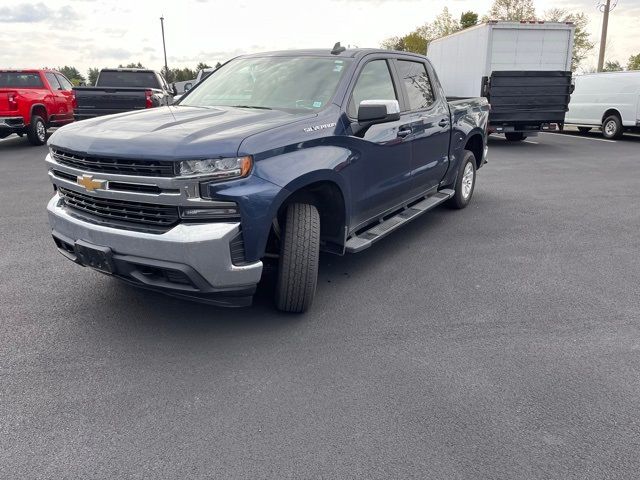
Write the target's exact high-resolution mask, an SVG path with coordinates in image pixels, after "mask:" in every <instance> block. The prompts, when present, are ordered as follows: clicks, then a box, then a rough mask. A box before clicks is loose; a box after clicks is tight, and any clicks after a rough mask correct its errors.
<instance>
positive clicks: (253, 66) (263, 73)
mask: <svg viewBox="0 0 640 480" xmlns="http://www.w3.org/2000/svg"><path fill="white" fill-rule="evenodd" d="M349 62H350V60H344V59H335V58H322V57H257V58H256V57H252V58H239V59H237V60H233V61H231V62H229V63H227V64H226V65H225V66H223V67H221V68H219V69H218V70H216V71H215V72H212V73H211V75H209V76H208V77H207V78H206V80H203V81H202V82H201V83H200V84H198V86H197V87H195V88H194V90H193V91H192V92H191V93H190V94H189V95H188V96H187V97H185V98H184V99H183V100H181V101H180V105H188V106H194V107H214V106H217V105H220V106H236V107H253V108H274V109H283V110H319V109H321V108H323V107H324V106H325V105H326V104H327V103H328V102H329V101H330V100H331V98H332V97H333V94H334V93H335V91H336V88H337V87H338V83H339V82H340V79H341V78H342V75H343V74H344V71H345V70H346V66H347V65H348V63H349Z"/></svg>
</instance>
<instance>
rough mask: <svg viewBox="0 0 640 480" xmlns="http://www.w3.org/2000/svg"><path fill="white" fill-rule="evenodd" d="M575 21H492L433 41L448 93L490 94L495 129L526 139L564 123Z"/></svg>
mask: <svg viewBox="0 0 640 480" xmlns="http://www.w3.org/2000/svg"><path fill="white" fill-rule="evenodd" d="M574 30H575V26H574V25H573V24H571V23H556V22H552V23H549V22H501V21H500V22H497V21H492V22H488V23H484V24H481V25H478V26H475V27H471V28H467V29H465V30H461V31H459V32H456V33H454V34H452V35H448V36H446V37H442V38H439V39H436V40H434V41H432V42H431V43H429V47H428V51H427V56H428V57H429V59H430V60H431V62H432V63H433V66H434V67H435V69H436V71H437V72H438V78H439V79H440V82H441V83H442V85H443V88H444V91H445V93H446V95H447V96H449V97H454V98H465V97H477V96H484V97H487V98H488V99H489V102H490V103H491V114H490V116H489V123H490V125H489V126H490V129H491V130H493V131H496V132H504V133H507V134H508V135H507V138H509V139H511V140H522V139H523V138H525V133H526V132H535V131H539V130H542V129H544V128H547V127H548V125H549V124H552V123H556V124H563V123H564V116H565V112H566V111H567V106H568V104H569V98H570V95H571V88H572V87H571V55H572V51H573V35H574Z"/></svg>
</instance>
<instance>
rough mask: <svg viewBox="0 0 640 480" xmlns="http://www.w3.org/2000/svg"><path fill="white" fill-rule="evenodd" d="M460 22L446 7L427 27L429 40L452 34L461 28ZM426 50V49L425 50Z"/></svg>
mask: <svg viewBox="0 0 640 480" xmlns="http://www.w3.org/2000/svg"><path fill="white" fill-rule="evenodd" d="M460 28H461V27H460V23H459V22H458V21H457V20H456V19H454V18H453V17H452V16H451V14H450V13H449V9H448V8H447V7H444V8H443V9H442V12H441V13H440V14H439V15H438V16H436V18H435V19H434V20H433V22H432V23H431V25H429V26H428V27H427V30H426V35H425V36H426V37H427V38H428V40H429V41H431V40H434V39H436V38H440V37H444V36H447V35H451V34H452V33H455V32H457V31H458V30H460ZM425 51H426V50H425Z"/></svg>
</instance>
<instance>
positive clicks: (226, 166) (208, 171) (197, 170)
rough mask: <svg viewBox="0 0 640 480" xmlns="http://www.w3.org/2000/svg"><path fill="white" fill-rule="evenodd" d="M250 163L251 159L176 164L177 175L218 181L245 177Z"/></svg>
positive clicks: (217, 159)
mask: <svg viewBox="0 0 640 480" xmlns="http://www.w3.org/2000/svg"><path fill="white" fill-rule="evenodd" d="M252 163H253V162H252V160H251V157H239V158H210V159H206V160H183V161H181V162H179V163H178V175H180V176H193V175H197V176H203V177H204V176H207V177H212V178H218V179H223V178H236V177H245V176H247V175H248V174H249V172H250V171H251V165H252Z"/></svg>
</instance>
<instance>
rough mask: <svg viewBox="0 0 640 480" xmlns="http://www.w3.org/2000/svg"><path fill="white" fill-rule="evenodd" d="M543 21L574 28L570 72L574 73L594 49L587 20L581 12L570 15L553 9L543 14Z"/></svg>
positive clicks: (563, 10)
mask: <svg viewBox="0 0 640 480" xmlns="http://www.w3.org/2000/svg"><path fill="white" fill-rule="evenodd" d="M544 19H545V20H546V21H548V22H573V24H574V25H575V26H576V30H575V35H574V37H573V53H572V55H571V70H572V71H574V72H575V71H576V69H577V68H578V67H579V66H580V63H581V62H582V61H583V60H584V59H585V58H587V56H588V55H589V52H590V51H591V50H593V47H595V43H594V42H592V41H591V39H590V37H589V32H588V31H587V25H588V23H589V18H588V17H587V15H586V14H584V13H582V12H580V13H571V12H569V11H568V10H566V9H564V8H553V9H551V10H547V11H546V12H544Z"/></svg>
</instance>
